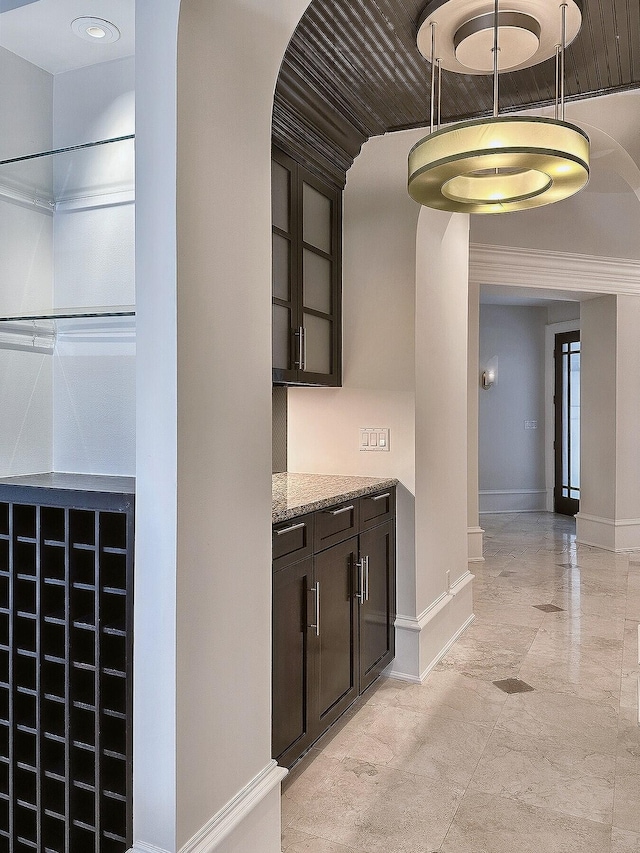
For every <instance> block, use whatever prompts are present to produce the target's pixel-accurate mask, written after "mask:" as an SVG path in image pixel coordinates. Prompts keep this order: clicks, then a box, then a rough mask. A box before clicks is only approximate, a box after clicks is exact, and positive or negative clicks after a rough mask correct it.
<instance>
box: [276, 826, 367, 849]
mask: <svg viewBox="0 0 640 853" xmlns="http://www.w3.org/2000/svg"><path fill="white" fill-rule="evenodd" d="M282 850H283V853H359V850H357V849H356V848H354V847H345V846H344V845H342V844H336V843H335V842H333V841H327V840H326V838H318V837H317V836H313V835H308V834H307V833H306V832H300V830H298V829H288V830H286V831H285V832H283V833H282Z"/></svg>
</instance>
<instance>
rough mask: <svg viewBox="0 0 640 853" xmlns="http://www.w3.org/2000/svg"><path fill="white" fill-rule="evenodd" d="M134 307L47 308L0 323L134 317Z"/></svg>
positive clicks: (3, 320) (5, 319) (11, 317)
mask: <svg viewBox="0 0 640 853" xmlns="http://www.w3.org/2000/svg"><path fill="white" fill-rule="evenodd" d="M135 315H136V307H135V305H111V306H96V307H94V308H87V307H84V308H49V309H47V310H45V311H40V312H35V311H34V312H31V311H27V312H25V313H23V314H7V315H6V316H4V317H2V316H0V323H15V322H18V321H21V320H25V321H27V320H68V319H82V318H85V317H86V318H89V317H135Z"/></svg>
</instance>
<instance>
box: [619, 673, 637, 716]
mask: <svg viewBox="0 0 640 853" xmlns="http://www.w3.org/2000/svg"><path fill="white" fill-rule="evenodd" d="M639 700H640V685H639V684H638V666H637V664H636V666H634V667H633V668H632V669H628V668H627V667H624V666H623V667H622V677H621V679H620V707H621V708H636V709H637V707H638V701H639Z"/></svg>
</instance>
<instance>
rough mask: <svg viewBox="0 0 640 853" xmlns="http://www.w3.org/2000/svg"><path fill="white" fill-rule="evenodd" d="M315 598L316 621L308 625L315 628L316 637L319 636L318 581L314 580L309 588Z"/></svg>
mask: <svg viewBox="0 0 640 853" xmlns="http://www.w3.org/2000/svg"><path fill="white" fill-rule="evenodd" d="M311 592H313V594H314V596H315V599H316V621H315V624H313V625H309V627H310V628H315V629H316V637H319V636H320V581H316V582H315V584H314V585H313V588H312V589H311Z"/></svg>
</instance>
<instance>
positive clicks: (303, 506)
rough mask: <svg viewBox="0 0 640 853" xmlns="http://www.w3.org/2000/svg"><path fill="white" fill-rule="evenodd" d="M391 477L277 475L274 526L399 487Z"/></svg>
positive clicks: (274, 496)
mask: <svg viewBox="0 0 640 853" xmlns="http://www.w3.org/2000/svg"><path fill="white" fill-rule="evenodd" d="M397 485H398V481H397V480H396V479H394V478H389V477H358V476H343V475H338V474H289V473H287V474H274V475H273V511H272V523H273V524H279V523H280V522H283V521H289V520H290V519H291V518H296V516H298V515H304V514H305V513H307V512H315V511H316V510H319V509H325V508H326V507H330V506H333V505H334V504H339V503H343V502H344V501H350V500H354V499H355V498H361V497H362V496H363V495H372V494H375V493H376V492H379V491H381V490H382V489H390V488H392V487H393V486H397Z"/></svg>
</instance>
